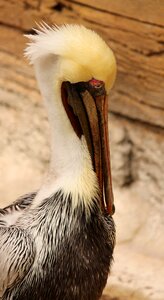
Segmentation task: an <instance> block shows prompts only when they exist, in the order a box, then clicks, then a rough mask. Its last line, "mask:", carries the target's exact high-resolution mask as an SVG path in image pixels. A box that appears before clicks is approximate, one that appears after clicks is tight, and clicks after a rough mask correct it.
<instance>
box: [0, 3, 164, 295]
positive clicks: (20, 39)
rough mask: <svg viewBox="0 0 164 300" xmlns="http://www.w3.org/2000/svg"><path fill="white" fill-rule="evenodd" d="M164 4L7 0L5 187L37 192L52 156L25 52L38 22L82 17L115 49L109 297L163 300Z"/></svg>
mask: <svg viewBox="0 0 164 300" xmlns="http://www.w3.org/2000/svg"><path fill="white" fill-rule="evenodd" d="M163 16H164V2H163V1H162V0H147V1H142V0H136V1H130V0H125V1H121V0H117V1H115V0H110V1H109V0H101V1H99V0H94V1H91V0H87V1H86V0H77V1H74V0H70V1H69V0H61V1H55V0H27V1H25V0H8V1H5V0H1V2H0V25H1V27H0V34H1V45H0V64H1V68H0V75H1V76H0V192H1V202H0V206H1V207H3V206H4V205H6V204H7V203H11V202H12V201H13V199H15V198H16V197H17V196H19V195H20V194H22V193H26V192H28V191H30V190H33V189H36V188H37V187H39V185H40V184H41V181H42V180H43V178H44V174H45V171H46V169H47V166H48V162H49V130H48V122H47V116H46V112H45V110H44V107H43V104H42V101H41V97H40V94H39V91H38V88H37V83H36V80H35V77H34V72H33V69H32V67H31V66H29V65H28V62H27V61H26V60H25V59H24V58H23V49H24V47H25V43H26V38H25V37H24V36H23V34H28V33H31V32H32V29H31V28H32V27H34V26H35V21H36V22H39V21H41V20H44V21H46V22H47V23H48V24H52V23H56V24H63V23H80V24H84V25H86V26H87V27H89V28H93V29H94V30H96V31H97V32H98V33H99V34H100V35H101V36H102V37H104V39H105V40H106V41H107V42H108V43H109V45H110V46H111V48H112V49H113V50H114V52H115V55H116V58H117V63H118V76H117V81H116V84H115V87H114V89H113V90H112V92H111V95H110V99H109V101H110V105H109V107H110V112H111V113H110V116H109V128H110V142H111V156H112V171H113V180H114V191H115V204H116V213H115V221H116V226H117V247H116V251H115V263H114V264H113V269H112V274H111V276H110V277H109V285H107V288H106V290H105V291H104V296H103V299H104V300H109V299H113V300H119V299H120V300H128V299H131V300H140V299H143V300H149V299H150V300H163V299H164V287H163V278H164V200H163V198H164V99H163V92H164V80H163V78H164V59H163V54H164V18H163Z"/></svg>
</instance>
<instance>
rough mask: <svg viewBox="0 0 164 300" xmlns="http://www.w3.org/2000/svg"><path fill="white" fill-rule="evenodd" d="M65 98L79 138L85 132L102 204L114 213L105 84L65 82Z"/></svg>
mask: <svg viewBox="0 0 164 300" xmlns="http://www.w3.org/2000/svg"><path fill="white" fill-rule="evenodd" d="M62 95H63V97H62V99H63V104H64V106H65V109H66V111H67V114H68V117H69V119H70V121H71V123H72V125H73V128H74V130H75V132H76V133H77V135H78V136H79V138H80V137H81V136H82V135H84V136H85V138H86V142H87V145H88V149H89V152H90V155H91V158H92V163H93V168H94V171H95V172H96V174H97V178H98V182H99V187H100V206H101V209H102V211H103V212H104V213H108V214H110V215H112V214H113V213H114V203H113V202H114V201H113V190H112V178H111V166H110V149H109V138H108V100H107V97H106V92H105V88H104V84H103V82H101V81H96V80H91V81H90V82H87V83H86V82H80V83H76V84H70V83H69V82H64V83H63V86H62Z"/></svg>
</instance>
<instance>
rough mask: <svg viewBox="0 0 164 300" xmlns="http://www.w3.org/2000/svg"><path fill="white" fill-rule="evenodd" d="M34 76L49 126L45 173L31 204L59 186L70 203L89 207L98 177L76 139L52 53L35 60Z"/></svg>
mask: <svg viewBox="0 0 164 300" xmlns="http://www.w3.org/2000/svg"><path fill="white" fill-rule="evenodd" d="M35 69H36V76H37V80H38V83H39V87H40V90H41V94H42V96H43V98H44V101H45V105H46V108H47V111H48V118H49V122H50V128H51V160H50V170H49V173H48V176H47V178H46V180H45V182H44V184H43V186H42V187H41V189H40V191H39V193H38V195H37V196H36V198H35V200H34V203H33V207H34V206H37V205H38V204H40V203H41V201H42V200H43V199H45V198H47V197H50V196H52V195H53V194H54V193H55V192H57V191H59V190H61V191H62V192H63V193H64V194H65V196H66V197H68V196H69V194H71V196H72V199H73V206H74V207H75V206H77V205H78V203H79V201H82V202H83V204H84V205H85V206H86V207H87V208H88V207H90V206H91V205H92V200H93V198H94V197H96V196H97V193H98V184H97V177H96V174H95V172H94V171H93V168H92V162H91V158H90V154H89V151H88V148H87V145H86V140H85V138H84V136H83V137H82V139H79V138H78V136H77V135H76V133H75V132H74V130H73V128H72V125H71V123H70V120H69V118H68V116H67V114H66V111H65V109H64V106H63V104H62V99H61V83H62V81H63V78H61V77H60V78H59V75H58V74H60V72H59V66H58V60H55V58H54V56H49V57H46V58H45V59H44V60H43V58H42V59H41V60H40V61H37V63H36V64H35Z"/></svg>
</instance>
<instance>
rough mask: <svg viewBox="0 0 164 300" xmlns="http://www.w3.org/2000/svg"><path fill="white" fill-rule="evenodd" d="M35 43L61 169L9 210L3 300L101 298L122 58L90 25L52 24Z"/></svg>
mask: <svg viewBox="0 0 164 300" xmlns="http://www.w3.org/2000/svg"><path fill="white" fill-rule="evenodd" d="M28 37H29V38H30V42H29V44H28V47H27V49H26V55H27V56H28V58H29V59H30V61H31V63H33V64H34V67H35V72H36V77H37V80H38V83H39V87H40V90H41V94H42V96H43V98H44V101H45V105H46V108H47V111H48V117H49V122H50V127H51V148H52V151H51V162H50V168H49V172H48V175H47V178H46V180H45V182H44V184H43V185H42V186H41V188H40V190H39V191H38V192H36V193H32V194H29V195H26V196H24V197H22V198H20V199H18V200H17V201H16V202H15V203H14V204H13V205H11V206H10V207H6V208H4V209H2V210H1V211H0V299H2V300H22V299H23V300H98V299H99V298H100V297H101V294H102V291H103V288H104V286H105V284H106V280H107V276H108V273H109V270H110V265H111V262H112V255H113V248H114V243H115V227H114V222H113V218H112V214H113V207H114V206H113V193H112V182H111V172H110V159H109V158H110V157H109V145H108V125H107V124H108V107H107V104H108V101H107V94H108V93H109V90H110V88H111V87H112V85H113V82H114V79H115V74H116V62H115V58H114V55H113V52H112V50H111V49H110V48H109V47H108V46H107V44H106V43H105V42H104V41H103V40H102V39H101V38H100V37H99V36H98V35H97V34H96V33H95V32H93V31H92V30H89V29H86V28H85V27H83V26H78V25H65V26H61V27H55V26H53V27H49V26H47V25H46V24H42V25H41V26H40V28H39V29H36V30H35V34H34V35H30V36H28Z"/></svg>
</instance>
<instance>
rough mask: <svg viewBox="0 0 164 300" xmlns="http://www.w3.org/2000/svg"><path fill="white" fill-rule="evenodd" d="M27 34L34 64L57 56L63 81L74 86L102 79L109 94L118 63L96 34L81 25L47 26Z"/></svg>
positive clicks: (29, 53) (28, 51)
mask: <svg viewBox="0 0 164 300" xmlns="http://www.w3.org/2000/svg"><path fill="white" fill-rule="evenodd" d="M35 32H36V34H35V35H27V37H28V38H29V39H30V43H29V44H28V47H27V48H26V51H25V55H26V56H27V57H28V58H29V59H30V61H31V63H34V64H35V62H36V61H37V60H38V59H39V60H40V59H41V58H45V57H46V56H50V55H51V56H52V55H54V56H57V58H58V59H59V63H60V76H61V80H65V81H66V80H68V81H70V82H72V83H74V82H79V81H88V80H90V79H92V78H95V79H97V80H102V81H104V83H105V86H106V90H107V92H108V91H109V89H110V88H111V87H112V85H113V83H114V80H115V76H116V61H115V57H114V54H113V52H112V50H111V49H110V48H109V47H108V46H107V44H106V43H105V42H104V41H103V40H102V38H101V37H100V36H99V35H98V34H97V33H95V32H94V31H92V30H90V29H87V28H85V27H84V26H82V25H63V26H61V27H56V26H52V27H49V26H48V25H46V24H42V25H41V26H39V30H38V29H35Z"/></svg>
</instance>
